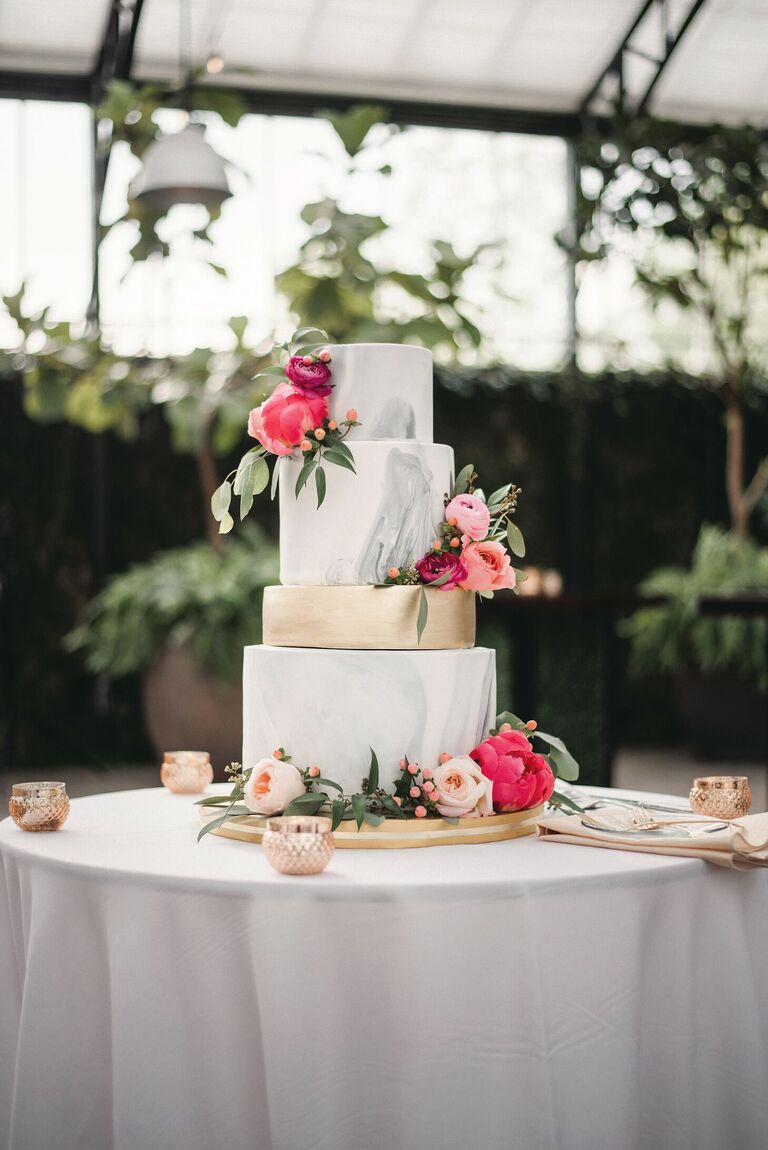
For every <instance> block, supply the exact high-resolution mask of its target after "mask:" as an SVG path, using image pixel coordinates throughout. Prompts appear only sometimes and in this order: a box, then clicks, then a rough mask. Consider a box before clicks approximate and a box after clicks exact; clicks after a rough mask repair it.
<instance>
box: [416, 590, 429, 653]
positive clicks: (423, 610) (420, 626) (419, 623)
mask: <svg viewBox="0 0 768 1150" xmlns="http://www.w3.org/2000/svg"><path fill="white" fill-rule="evenodd" d="M428 619H429V603H428V602H427V594H426V591H425V590H424V588H423V587H420V588H419V615H418V618H417V620H416V638H417V640H418V642H419V643H420V642H421V636H422V635H423V634H424V628H425V627H426V625H427V620H428Z"/></svg>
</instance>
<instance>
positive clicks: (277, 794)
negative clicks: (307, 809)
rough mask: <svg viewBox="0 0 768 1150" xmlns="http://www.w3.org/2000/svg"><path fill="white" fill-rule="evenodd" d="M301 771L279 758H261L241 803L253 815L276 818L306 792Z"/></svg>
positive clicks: (246, 786) (248, 782)
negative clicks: (275, 816)
mask: <svg viewBox="0 0 768 1150" xmlns="http://www.w3.org/2000/svg"><path fill="white" fill-rule="evenodd" d="M305 790H306V787H305V786H304V780H303V778H302V777H301V771H299V770H298V769H297V768H296V767H294V766H292V765H291V763H283V762H280V760H279V759H260V760H259V762H258V763H256V766H255V767H254V768H253V770H252V771H251V774H250V777H249V778H248V781H247V782H246V784H245V788H244V794H243V802H244V803H245V805H246V806H247V808H248V810H249V811H253V813H254V814H255V815H277V814H279V813H280V812H281V811H284V810H285V808H286V807H287V806H288V805H289V803H292V802H293V800H294V799H297V798H298V797H299V795H303V794H304V793H305Z"/></svg>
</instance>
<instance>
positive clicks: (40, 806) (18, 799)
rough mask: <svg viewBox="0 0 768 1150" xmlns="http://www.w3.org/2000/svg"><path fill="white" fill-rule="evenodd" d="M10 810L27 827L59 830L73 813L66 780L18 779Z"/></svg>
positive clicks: (26, 829) (21, 824) (19, 824)
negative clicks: (53, 781)
mask: <svg viewBox="0 0 768 1150" xmlns="http://www.w3.org/2000/svg"><path fill="white" fill-rule="evenodd" d="M8 811H9V812H10V816H11V818H12V819H13V821H14V822H15V823H16V826H17V827H21V829H22V830H23V831H57V830H59V829H60V828H61V827H63V826H64V823H65V822H66V821H67V816H68V815H69V798H68V797H67V788H66V785H65V784H64V783H14V784H13V786H12V788H11V797H10V799H9V800H8Z"/></svg>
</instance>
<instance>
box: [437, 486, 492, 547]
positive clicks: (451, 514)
mask: <svg viewBox="0 0 768 1150" xmlns="http://www.w3.org/2000/svg"><path fill="white" fill-rule="evenodd" d="M445 518H446V520H447V521H448V522H449V523H450V521H451V520H452V519H455V520H456V526H457V527H458V529H459V531H460V532H461V533H462V535H466V536H467V538H468V539H485V537H486V535H487V534H488V528H489V526H490V523H491V513H490V511H489V510H488V507H487V505H486V504H485V503H484V502H483V500H482V499H480V498H479V497H478V496H477V495H457V496H456V497H455V498H454V499H452V500H451V502H450V503H449V504H448V506H447V507H446V509H445Z"/></svg>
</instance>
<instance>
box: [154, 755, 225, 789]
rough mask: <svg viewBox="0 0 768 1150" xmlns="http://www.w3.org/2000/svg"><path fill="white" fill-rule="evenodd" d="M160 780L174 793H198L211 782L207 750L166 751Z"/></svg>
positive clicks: (211, 768) (209, 757)
mask: <svg viewBox="0 0 768 1150" xmlns="http://www.w3.org/2000/svg"><path fill="white" fill-rule="evenodd" d="M160 781H161V783H162V784H163V786H164V787H167V788H168V790H169V791H173V793H174V794H175V795H199V794H200V793H201V792H202V791H204V790H205V788H206V787H208V786H210V785H211V783H212V782H213V767H212V766H211V756H210V755H209V754H208V752H207V751H166V752H165V754H164V755H163V765H162V767H161V768H160Z"/></svg>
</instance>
